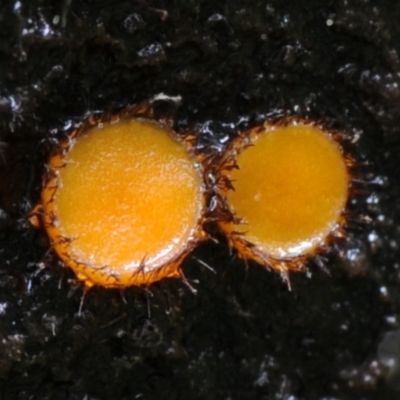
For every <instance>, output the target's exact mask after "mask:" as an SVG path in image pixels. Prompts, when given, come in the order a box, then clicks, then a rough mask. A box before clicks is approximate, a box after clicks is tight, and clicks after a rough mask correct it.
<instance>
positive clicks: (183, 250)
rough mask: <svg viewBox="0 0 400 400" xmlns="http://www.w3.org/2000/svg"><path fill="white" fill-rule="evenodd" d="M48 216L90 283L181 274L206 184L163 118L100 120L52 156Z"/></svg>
mask: <svg viewBox="0 0 400 400" xmlns="http://www.w3.org/2000/svg"><path fill="white" fill-rule="evenodd" d="M49 167H50V171H51V173H50V175H49V177H48V179H47V182H46V184H45V187H44V189H43V192H42V205H43V211H44V223H45V227H46V229H47V232H48V234H49V236H50V239H51V241H52V243H53V246H54V249H55V251H56V252H57V253H58V255H59V256H60V257H61V259H62V260H63V261H64V263H65V264H66V265H67V266H69V267H71V268H72V269H73V270H74V271H75V272H76V273H77V276H78V278H80V279H81V280H83V281H85V283H86V285H88V286H91V285H93V284H97V285H102V286H105V287H125V286H129V285H141V284H149V283H152V282H154V281H157V280H159V279H162V278H164V277H171V276H179V264H180V262H181V261H182V259H183V257H184V256H186V255H187V253H188V252H189V251H190V250H191V249H192V248H193V246H194V244H195V243H196V241H197V240H199V237H200V236H201V234H202V232H201V228H200V226H199V225H200V224H199V222H200V218H201V213H202V207H203V200H202V198H203V187H202V180H201V177H200V173H199V172H198V170H197V167H196V165H195V162H194V161H193V159H192V158H191V156H190V155H189V154H188V152H187V150H186V148H185V146H184V145H183V144H182V143H180V142H179V141H178V140H177V139H176V138H175V137H174V136H173V135H172V134H171V133H170V132H168V131H167V130H166V129H164V128H163V127H161V126H160V125H158V124H156V123H154V122H151V121H148V120H144V119H130V120H125V121H120V122H117V123H113V124H104V125H99V126H98V127H95V128H92V129H91V130H89V131H88V132H86V133H82V134H80V135H78V136H77V137H76V138H75V139H70V141H69V142H68V143H66V144H64V146H63V149H62V151H58V152H56V153H54V154H53V155H52V156H51V157H50V160H49Z"/></svg>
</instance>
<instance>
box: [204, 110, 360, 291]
mask: <svg viewBox="0 0 400 400" xmlns="http://www.w3.org/2000/svg"><path fill="white" fill-rule="evenodd" d="M291 125H292V126H299V125H302V126H312V127H316V128H318V129H320V130H321V131H322V132H323V133H325V134H326V135H327V136H328V137H329V138H331V139H332V140H333V141H334V142H335V143H336V144H337V145H338V148H339V150H340V152H341V154H342V157H343V163H344V165H345V168H346V171H347V178H348V179H347V195H346V200H345V204H344V206H343V209H342V211H341V212H340V215H339V217H338V219H337V221H336V224H335V226H334V227H333V228H332V229H331V230H330V232H329V233H328V234H326V235H325V236H324V237H323V238H322V240H321V243H320V244H318V245H317V246H316V247H314V248H312V249H310V250H309V251H307V252H306V253H304V254H299V255H296V256H291V257H282V258H278V257H273V256H270V255H269V254H267V253H265V252H264V251H262V250H261V249H260V248H259V247H258V246H257V245H255V244H254V243H252V242H251V241H249V240H247V238H246V233H245V232H241V231H237V230H232V231H230V232H228V231H226V230H224V229H223V228H222V227H221V225H222V224H234V225H239V224H240V222H241V221H242V219H241V218H240V216H236V215H235V213H234V212H233V211H232V209H231V206H230V203H229V200H228V199H227V197H226V195H225V194H226V193H227V192H229V191H231V190H235V188H234V183H233V182H232V180H231V179H230V178H229V176H228V175H229V171H231V170H233V169H237V168H238V167H239V166H238V164H237V156H238V155H239V154H240V153H241V152H242V151H244V150H245V149H246V148H248V147H249V146H252V145H253V141H254V139H255V138H256V137H258V136H259V135H260V134H263V133H264V132H266V131H267V130H273V129H275V128H277V127H286V126H291ZM348 140H349V137H348V136H347V134H346V133H344V132H342V131H339V130H336V129H327V128H326V127H325V126H324V124H323V123H321V122H317V121H311V120H305V119H301V118H296V117H279V118H276V119H271V120H265V121H264V122H263V123H262V124H258V125H256V126H255V127H253V128H250V129H247V130H244V131H240V132H238V135H237V136H236V137H235V138H234V139H233V140H231V141H230V143H229V144H228V145H227V146H226V148H225V149H224V151H223V152H222V153H221V154H218V155H217V156H215V157H213V158H211V159H208V158H205V159H204V160H203V163H204V167H203V168H204V170H206V171H207V170H208V172H209V174H210V175H211V176H212V177H213V178H212V180H213V181H214V182H215V184H214V185H213V190H212V192H211V193H209V198H208V202H211V201H212V202H213V203H214V204H215V210H214V211H213V212H212V213H211V215H210V219H212V220H213V221H215V223H216V225H217V235H222V236H223V237H224V238H225V240H226V241H227V243H228V246H229V248H230V251H231V252H232V250H233V251H234V254H237V256H238V257H239V258H241V259H243V260H244V261H245V262H246V263H247V262H248V261H254V262H256V263H258V264H259V265H261V266H263V267H265V268H266V269H269V270H272V271H276V272H278V273H279V274H280V275H281V276H282V278H283V279H284V281H286V282H287V283H288V284H289V286H290V283H289V272H291V271H293V272H307V271H308V268H307V265H308V263H309V261H312V260H315V261H316V264H317V265H319V266H321V265H320V264H321V263H320V259H321V258H323V256H324V255H326V254H327V253H329V252H330V249H331V248H332V245H333V244H336V243H339V242H340V241H343V240H344V239H345V238H346V237H347V228H346V225H347V218H348V216H349V215H350V214H351V212H350V211H349V207H348V205H349V202H350V200H351V199H352V198H353V196H354V195H355V193H354V192H355V189H354V187H353V183H352V178H353V171H354V170H355V169H356V167H357V163H356V161H355V158H354V156H353V153H354V152H353V151H351V150H349V149H348V148H346V147H352V146H351V143H350V146H345V144H348V143H347V142H348ZM209 184H210V182H209Z"/></svg>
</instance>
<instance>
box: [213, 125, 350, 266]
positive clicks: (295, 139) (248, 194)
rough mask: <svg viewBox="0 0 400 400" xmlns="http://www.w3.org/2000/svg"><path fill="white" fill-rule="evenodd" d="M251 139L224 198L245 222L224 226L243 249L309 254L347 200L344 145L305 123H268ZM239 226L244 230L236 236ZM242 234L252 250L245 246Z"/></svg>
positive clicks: (267, 254) (272, 254)
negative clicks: (251, 245)
mask: <svg viewBox="0 0 400 400" xmlns="http://www.w3.org/2000/svg"><path fill="white" fill-rule="evenodd" d="M251 144H252V145H251V146H250V147H247V148H245V149H243V150H242V151H240V153H239V154H238V156H237V160H236V161H237V165H238V167H239V169H233V170H231V171H229V173H228V177H229V178H230V179H231V181H232V184H233V186H234V188H235V190H234V191H233V190H230V191H227V192H226V198H227V200H228V203H229V207H230V209H231V211H232V212H233V213H234V214H235V216H236V217H238V218H240V219H241V222H240V223H238V224H234V223H228V222H224V223H220V227H221V229H222V230H223V231H224V232H225V233H226V234H228V236H231V242H232V244H233V246H235V245H237V246H236V247H238V250H239V254H240V252H241V249H244V250H243V251H244V253H246V252H250V253H251V252H253V254H259V255H261V258H264V259H268V258H273V259H278V260H279V259H287V258H290V257H299V256H303V255H305V254H308V253H309V252H311V251H312V250H314V249H315V248H316V247H317V246H319V245H321V244H322V243H323V242H324V241H325V239H326V237H327V236H328V235H329V233H330V232H331V231H332V230H333V229H335V227H337V224H338V221H339V218H340V216H341V214H342V212H343V210H344V207H345V204H346V201H347V196H348V179H349V178H348V172H347V168H346V165H345V160H344V157H343V155H342V151H341V148H340V147H339V145H338V144H337V143H336V141H335V140H334V139H332V138H331V137H330V136H328V134H326V133H325V132H324V131H322V130H321V129H320V128H318V127H316V126H311V125H301V124H299V125H289V126H270V127H268V126H267V127H266V128H265V129H264V130H263V131H262V132H261V133H257V134H256V135H254V136H253V137H252V139H251ZM238 231H239V232H245V235H244V236H242V235H237V236H236V239H235V238H233V239H232V233H233V232H238ZM233 236H235V235H233ZM242 238H245V240H246V241H248V242H250V243H251V244H253V245H255V247H254V250H249V248H248V247H247V248H246V249H245V248H244V247H243V246H241V245H242V244H243V239H242ZM242 255H243V254H242ZM244 257H245V258H246V257H247V256H246V254H244ZM283 269H284V268H283Z"/></svg>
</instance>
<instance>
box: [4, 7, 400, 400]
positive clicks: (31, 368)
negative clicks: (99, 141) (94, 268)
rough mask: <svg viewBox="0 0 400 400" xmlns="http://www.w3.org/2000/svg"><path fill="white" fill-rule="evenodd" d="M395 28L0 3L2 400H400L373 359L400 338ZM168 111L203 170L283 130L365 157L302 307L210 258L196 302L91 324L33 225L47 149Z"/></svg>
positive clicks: (162, 304)
mask: <svg viewBox="0 0 400 400" xmlns="http://www.w3.org/2000/svg"><path fill="white" fill-rule="evenodd" d="M399 18H400V3H398V2H395V1H387V2H385V1H378V0H375V1H372V0H371V1H367V0H364V1H355V0H352V1H350V0H332V1H322V0H307V1H305V0H304V1H290V2H289V1H278V0H270V1H257V0H253V1H237V0H231V1H222V2H214V1H199V0H175V1H161V0H159V1H148V2H146V1H140V0H137V1H133V0H132V1H127V0H120V1H111V0H98V1H96V0H63V1H54V0H53V1H52V0H32V1H27V0H26V1H7V0H0V141H1V143H0V145H1V154H0V155H1V158H0V209H1V213H0V261H1V262H0V399H4V400H5V399H40V400H42V399H60V400H63V399H79V400H83V399H85V400H89V399H92V400H95V399H96V400H106V399H136V398H138V399H226V400H228V399H277V400H278V399H285V400H300V399H304V400H312V399H319V400H328V399H329V400H342V399H397V398H399V396H400V392H398V391H397V390H399V384H398V383H397V378H398V376H397V377H396V372H393V370H392V371H390V369H389V368H387V367H385V365H384V364H381V363H380V361H382V356H381V355H380V352H379V350H378V349H379V346H380V344H382V343H385V337H386V338H387V336H385V335H387V332H390V331H396V332H397V330H399V323H400V321H399V312H400V291H399V284H400V258H399V255H400V251H399V244H398V237H399V233H400V229H399V227H398V225H399V209H400V200H399V195H400V190H399V188H400V185H399V173H400V166H399V165H400V164H399V161H398V158H399V157H398V152H399V150H400V141H399V134H400V132H399V123H400V58H399V51H400V25H399V24H398V21H399ZM160 93H164V94H166V95H169V96H180V97H181V101H180V102H179V103H170V102H159V103H158V107H159V108H160V110H161V111H162V112H166V111H168V113H170V114H171V115H172V117H173V119H174V121H175V129H176V130H177V131H178V132H184V131H186V130H192V131H193V132H195V134H196V135H197V137H198V139H199V143H200V145H201V146H204V151H222V150H223V148H224V144H225V143H226V139H227V138H232V137H234V136H235V135H236V134H237V132H238V131H240V130H243V129H246V128H248V127H252V126H255V125H257V124H258V123H260V122H262V121H264V120H265V119H266V118H270V117H274V116H279V115H286V116H287V115H289V116H290V115H291V116H296V117H302V118H307V119H311V120H317V121H322V123H323V124H324V125H326V126H329V127H332V128H334V129H338V130H341V131H343V132H345V136H346V138H347V140H349V141H351V142H353V143H352V144H351V146H350V147H351V148H352V149H353V150H352V151H354V156H355V158H357V160H358V162H359V163H360V165H361V166H360V169H359V170H360V176H358V177H356V178H357V179H358V180H362V181H363V182H358V183H356V184H355V188H356V189H357V194H355V193H353V195H354V196H353V197H352V200H351V201H350V203H349V210H350V211H352V218H351V220H350V219H349V221H348V226H347V228H348V237H347V240H346V241H345V242H343V243H340V244H338V245H337V246H336V249H332V251H331V252H330V254H328V256H327V259H326V260H325V261H323V263H322V265H320V267H318V266H316V265H315V263H311V264H310V274H309V275H308V276H307V275H306V274H294V275H292V276H291V283H292V291H289V290H288V289H287V287H286V285H285V284H284V283H283V282H282V280H281V278H280V277H279V276H278V275H276V274H274V273H272V272H270V271H266V270H265V269H263V268H261V267H260V266H257V265H252V264H250V265H249V266H248V268H247V267H246V265H245V264H244V263H243V262H241V261H240V260H237V259H235V258H234V257H233V256H231V255H230V254H229V251H228V249H227V246H226V244H224V243H223V242H222V243H220V244H216V243H213V242H207V243H205V244H203V245H202V246H201V247H200V248H199V249H197V250H196V251H195V253H194V256H195V257H197V258H199V259H200V260H203V261H205V262H207V263H208V264H210V265H211V266H213V268H214V269H215V271H216V273H215V274H213V273H212V272H210V271H208V270H207V269H205V268H204V267H202V266H201V265H199V263H197V262H196V261H195V259H194V257H189V258H188V259H187V260H186V262H185V264H184V266H183V270H184V272H185V275H186V276H187V278H188V279H189V281H190V282H191V283H192V284H193V285H194V286H195V287H196V289H197V294H193V293H192V292H191V291H190V290H189V289H188V288H187V287H186V286H185V285H184V284H183V283H182V282H179V281H173V280H165V281H162V282H160V283H157V284H155V285H153V286H152V287H150V288H149V291H146V290H143V289H140V288H131V289H128V290H126V291H125V292H124V293H122V294H121V293H120V292H119V291H117V290H104V289H101V288H95V289H93V290H91V291H90V292H89V293H88V294H87V296H86V298H85V299H84V304H83V310H82V313H81V314H80V315H79V313H78V310H79V304H80V301H81V297H82V293H83V291H82V286H81V285H80V284H77V283H76V282H74V280H73V274H72V272H70V271H69V270H67V269H65V268H63V267H62V266H61V265H60V264H59V263H58V261H57V259H56V258H55V257H53V256H52V254H51V253H49V252H48V249H49V245H48V242H47V239H46V235H45V234H44V233H43V232H42V231H40V230H39V231H37V230H34V229H33V228H31V227H30V225H29V223H28V220H27V216H28V214H29V211H30V210H31V209H32V207H33V206H34V205H35V204H36V203H37V201H38V199H39V194H40V187H41V178H42V175H43V173H44V170H45V168H44V164H45V160H46V157H47V154H48V149H49V148H50V147H51V143H52V142H53V141H54V140H55V139H61V138H64V137H65V136H66V135H67V134H68V133H69V132H70V131H71V129H73V127H74V126H77V125H78V124H79V123H80V122H82V120H84V119H85V118H87V117H88V115H90V114H91V113H103V112H105V111H110V110H114V111H116V110H119V109H122V108H124V107H126V106H128V105H130V104H134V103H138V102H142V101H146V100H148V99H151V98H153V97H154V96H156V95H157V94H160ZM321 267H322V268H321ZM324 270H327V271H329V273H327V272H326V271H324ZM399 335H400V333H399ZM393 357H394V358H395V359H398V360H400V352H399V350H398V348H396V347H395V346H393ZM397 368H398V367H397Z"/></svg>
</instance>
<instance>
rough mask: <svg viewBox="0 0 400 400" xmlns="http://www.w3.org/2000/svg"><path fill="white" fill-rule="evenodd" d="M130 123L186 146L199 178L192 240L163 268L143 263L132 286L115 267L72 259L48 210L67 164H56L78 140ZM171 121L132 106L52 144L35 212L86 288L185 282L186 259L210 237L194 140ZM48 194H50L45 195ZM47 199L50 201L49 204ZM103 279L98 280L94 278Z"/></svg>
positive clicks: (143, 107)
mask: <svg viewBox="0 0 400 400" xmlns="http://www.w3.org/2000/svg"><path fill="white" fill-rule="evenodd" d="M129 120H141V121H146V122H148V123H150V124H154V125H155V126H157V127H159V128H161V129H163V130H164V131H165V133H166V134H167V135H169V137H171V138H172V139H173V140H174V141H175V142H176V143H178V144H180V145H181V146H183V147H184V148H185V150H186V153H187V155H188V158H189V159H190V160H192V163H193V168H194V169H195V171H196V174H197V175H198V178H199V183H200V188H199V201H200V204H199V211H198V214H197V219H196V225H195V226H193V228H192V230H191V233H190V235H189V238H188V240H187V242H186V244H185V245H184V246H182V248H181V249H180V251H179V252H178V253H177V254H175V255H174V256H173V257H172V258H171V259H169V260H167V261H166V262H165V263H164V264H162V265H161V266H159V267H155V268H154V269H151V270H148V271H146V270H145V266H146V261H145V259H143V260H142V261H141V263H140V266H139V268H138V269H137V270H136V271H134V272H133V273H132V276H131V277H130V278H129V283H128V284H125V283H123V284H122V283H120V282H119V278H118V276H117V275H116V274H115V273H113V267H110V266H89V265H87V264H85V263H84V262H82V261H80V260H79V259H76V258H73V257H71V254H69V251H68V249H69V246H70V245H71V242H72V240H73V239H71V238H68V237H65V236H63V235H62V234H61V232H60V230H59V228H58V227H57V226H56V225H57V223H56V221H57V216H56V215H55V213H54V212H53V206H50V207H49V203H50V202H53V201H54V196H55V194H56V192H57V190H58V188H59V184H60V182H59V177H58V170H59V169H60V168H63V167H65V163H63V162H61V164H59V165H58V166H55V165H54V161H53V160H59V161H62V160H63V159H64V157H65V156H66V155H67V154H68V153H69V151H70V149H71V148H72V146H73V144H74V143H75V141H76V139H77V138H78V137H79V136H80V135H83V134H85V133H87V132H89V131H91V130H92V129H96V127H98V126H101V125H103V124H104V125H105V124H107V125H112V124H116V123H119V122H124V121H129ZM172 125H173V123H172V120H171V119H170V118H169V117H168V116H162V117H160V118H158V119H155V118H154V108H153V105H152V104H151V103H150V102H149V103H144V104H139V105H133V106H130V107H128V108H126V109H123V110H122V111H120V112H119V113H111V112H109V113H104V114H102V115H100V116H94V115H92V116H90V117H89V118H87V119H86V120H85V121H83V123H82V125H81V126H80V127H78V128H77V129H75V130H73V131H72V132H71V133H70V134H69V135H68V136H67V138H66V139H64V140H61V141H59V142H57V143H55V144H54V143H53V144H52V149H51V150H50V152H49V156H48V159H47V162H46V173H45V175H44V179H43V182H42V190H41V195H40V198H41V199H40V202H39V205H38V207H39V208H40V211H37V210H36V209H35V210H34V214H40V215H38V216H39V218H40V220H41V223H42V226H43V227H44V229H45V231H46V234H47V236H48V238H49V240H50V244H51V250H53V252H54V253H55V255H56V256H57V257H58V258H59V259H61V261H62V262H63V264H64V266H67V267H69V268H70V269H72V270H73V271H74V273H75V275H76V277H77V279H78V280H79V281H82V282H83V283H84V285H85V287H87V288H90V287H92V286H95V285H96V286H103V287H105V288H126V287H130V286H149V285H151V284H152V283H154V282H156V281H159V280H161V279H163V278H180V279H183V280H184V281H186V279H185V277H184V275H183V272H182V270H181V265H182V262H183V261H184V259H185V258H186V257H187V256H188V255H189V254H190V253H191V252H192V251H193V250H194V248H195V247H197V246H198V245H199V244H200V242H202V241H204V240H206V239H207V237H208V234H207V233H206V232H205V230H204V229H203V225H204V223H205V220H206V217H205V215H206V208H207V207H206V199H205V193H206V185H205V182H204V178H203V171H202V164H201V162H200V160H199V159H198V157H197V156H196V154H195V152H194V151H193V146H192V140H193V138H192V137H191V136H190V135H187V134H183V135H179V134H178V133H177V132H175V131H174V130H173V129H172ZM46 192H47V193H46ZM46 198H48V199H49V200H46ZM98 275H99V276H100V277H99V279H95V278H93V277H94V276H98Z"/></svg>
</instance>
